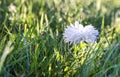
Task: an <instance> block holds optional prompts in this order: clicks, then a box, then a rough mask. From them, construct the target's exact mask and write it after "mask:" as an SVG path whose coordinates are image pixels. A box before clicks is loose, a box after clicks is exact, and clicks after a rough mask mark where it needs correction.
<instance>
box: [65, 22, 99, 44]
mask: <svg viewBox="0 0 120 77" xmlns="http://www.w3.org/2000/svg"><path fill="white" fill-rule="evenodd" d="M98 35H99V32H98V30H96V29H95V28H94V27H93V26H92V25H86V26H85V27H84V26H83V25H82V24H79V22H77V21H76V22H75V23H74V24H71V25H70V26H67V28H65V31H64V33H63V38H64V40H65V42H70V44H72V43H73V44H78V43H80V42H82V43H83V42H87V43H88V44H91V43H94V42H95V41H96V39H97V38H98Z"/></svg>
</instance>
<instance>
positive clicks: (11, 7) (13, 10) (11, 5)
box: [8, 3, 17, 13]
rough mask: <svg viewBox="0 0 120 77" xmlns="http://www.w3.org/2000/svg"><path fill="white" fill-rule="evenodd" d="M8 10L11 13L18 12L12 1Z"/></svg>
mask: <svg viewBox="0 0 120 77" xmlns="http://www.w3.org/2000/svg"><path fill="white" fill-rule="evenodd" d="M8 10H9V12H11V13H16V12H17V9H16V6H15V5H14V4H12V3H11V4H10V5H9V6H8Z"/></svg>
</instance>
